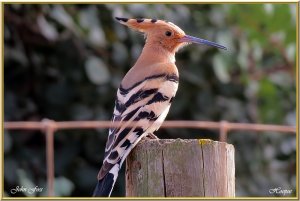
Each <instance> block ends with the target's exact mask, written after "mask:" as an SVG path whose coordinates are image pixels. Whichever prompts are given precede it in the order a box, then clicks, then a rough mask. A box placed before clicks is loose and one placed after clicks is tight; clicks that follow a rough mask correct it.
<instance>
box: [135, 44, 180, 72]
mask: <svg viewBox="0 0 300 201" xmlns="http://www.w3.org/2000/svg"><path fill="white" fill-rule="evenodd" d="M157 63H175V52H170V51H168V50H165V49H164V48H162V47H160V46H158V45H152V44H147V43H146V45H145V46H144V48H143V51H142V53H141V55H140V57H139V58H138V60H137V61H136V63H135V65H134V67H139V66H140V67H146V66H149V65H154V64H157Z"/></svg>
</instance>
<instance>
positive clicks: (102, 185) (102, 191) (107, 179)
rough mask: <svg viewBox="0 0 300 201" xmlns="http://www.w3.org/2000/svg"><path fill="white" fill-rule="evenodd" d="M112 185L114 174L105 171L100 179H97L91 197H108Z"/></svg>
mask: <svg viewBox="0 0 300 201" xmlns="http://www.w3.org/2000/svg"><path fill="white" fill-rule="evenodd" d="M113 186H114V175H113V174H112V173H107V174H106V175H105V176H104V177H103V178H102V179H101V180H98V183H97V186H96V188H95V190H94V193H93V197H109V196H110V193H111V190H112V188H113Z"/></svg>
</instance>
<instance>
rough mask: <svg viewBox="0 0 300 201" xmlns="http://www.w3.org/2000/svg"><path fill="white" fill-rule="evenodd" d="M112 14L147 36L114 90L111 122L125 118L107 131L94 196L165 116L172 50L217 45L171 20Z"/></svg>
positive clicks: (172, 84)
mask: <svg viewBox="0 0 300 201" xmlns="http://www.w3.org/2000/svg"><path fill="white" fill-rule="evenodd" d="M116 19H117V20H118V21H119V22H120V23H121V24H124V25H126V26H128V27H129V28H131V29H133V30H137V31H139V32H142V33H144V34H145V36H146V44H145V46H144V48H143V50H142V53H141V55H140V57H139V58H138V60H137V61H136V63H135V64H134V66H133V67H132V68H131V69H130V70H129V71H128V73H127V74H126V75H125V77H124V78H123V80H122V82H121V84H120V87H119V89H118V91H117V99H116V101H115V108H114V112H113V118H112V121H113V122H121V123H124V122H127V125H128V123H133V125H131V126H130V127H126V123H125V124H122V125H121V126H120V127H119V128H111V129H110V130H109V135H108V139H107V142H106V147H105V154H104V160H103V165H102V167H101V169H100V171H99V173H98V183H97V186H96V188H95V190H94V194H93V196H110V194H111V192H112V189H113V186H114V184H115V182H116V180H117V177H118V172H119V170H120V168H121V166H122V164H123V162H124V160H125V158H126V157H127V155H128V154H129V153H130V151H131V150H132V149H133V148H134V147H135V145H136V144H137V143H138V142H139V141H140V140H141V139H142V138H143V137H146V136H149V137H150V138H156V139H158V138H157V137H156V136H155V135H154V134H153V132H154V131H156V130H158V129H159V127H160V126H161V124H162V123H163V121H164V119H165V118H166V116H167V114H168V112H169V109H170V105H171V103H172V100H173V98H174V96H175V94H176V91H177V88H178V81H179V74H178V70H177V67H176V65H175V53H176V52H177V51H178V50H179V49H180V48H181V47H183V46H185V45H187V44H190V43H197V44H205V45H209V46H214V47H217V48H221V49H226V47H224V46H222V45H219V44H217V43H214V42H211V41H207V40H204V39H200V38H196V37H193V36H189V35H186V34H185V33H184V31H183V30H181V29H180V28H179V27H178V26H176V25H175V24H173V23H171V22H167V21H163V20H156V19H127V18H119V17H116Z"/></svg>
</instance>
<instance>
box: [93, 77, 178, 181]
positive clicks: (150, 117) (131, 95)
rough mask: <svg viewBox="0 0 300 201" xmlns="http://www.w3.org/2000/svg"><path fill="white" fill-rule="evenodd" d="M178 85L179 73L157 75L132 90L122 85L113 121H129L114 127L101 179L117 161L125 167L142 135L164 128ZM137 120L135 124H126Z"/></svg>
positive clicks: (110, 135) (99, 176)
mask: <svg viewBox="0 0 300 201" xmlns="http://www.w3.org/2000/svg"><path fill="white" fill-rule="evenodd" d="M177 88H178V76H177V75H175V74H159V75H154V76H150V77H146V78H145V79H143V80H142V81H140V82H138V83H136V84H135V85H134V86H132V87H130V88H129V89H123V88H122V86H121V87H120V88H119V90H118V93H117V100H116V103H115V109H114V115H113V119H112V121H113V122H120V123H124V122H127V123H124V124H123V125H122V126H121V127H119V128H111V129H110V131H109V135H108V140H107V142H106V148H105V157H104V161H103V165H102V167H101V169H100V171H99V174H98V179H102V178H103V177H104V176H105V175H106V174H107V173H108V172H109V171H110V170H111V168H112V167H113V166H114V165H115V164H117V163H120V166H121V165H122V163H123V161H124V160H125V158H126V156H127V155H128V154H129V152H130V151H131V150H132V149H133V148H134V146H135V145H136V144H137V143H138V142H139V141H140V140H141V139H142V137H144V136H145V135H147V134H148V133H152V132H154V131H156V130H157V129H158V128H159V127H160V125H161V124H162V122H163V121H164V119H165V117H166V115H167V113H168V110H169V107H170V104H171V102H172V100H173V97H174V96H175V94H176V91H177ZM134 121H135V122H136V123H134V125H130V127H128V128H127V127H126V126H127V125H128V124H129V123H132V122H134Z"/></svg>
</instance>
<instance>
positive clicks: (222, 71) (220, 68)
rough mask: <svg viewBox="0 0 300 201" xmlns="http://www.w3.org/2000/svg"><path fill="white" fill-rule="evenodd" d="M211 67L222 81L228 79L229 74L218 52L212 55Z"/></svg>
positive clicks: (226, 81)
mask: <svg viewBox="0 0 300 201" xmlns="http://www.w3.org/2000/svg"><path fill="white" fill-rule="evenodd" d="M213 68H214V71H215V74H216V76H217V77H218V79H219V80H220V81H221V82H223V83H228V82H229V81H230V76H229V74H228V70H227V68H226V64H225V60H224V59H223V58H222V56H221V55H220V54H217V55H216V56H214V57H213Z"/></svg>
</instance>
